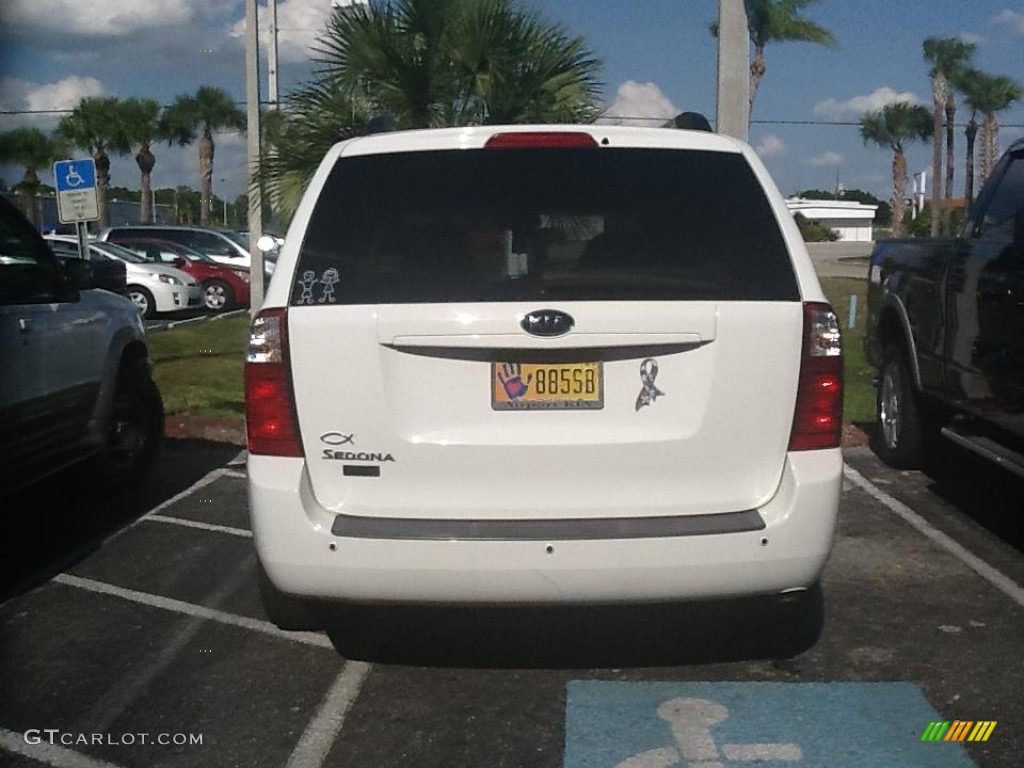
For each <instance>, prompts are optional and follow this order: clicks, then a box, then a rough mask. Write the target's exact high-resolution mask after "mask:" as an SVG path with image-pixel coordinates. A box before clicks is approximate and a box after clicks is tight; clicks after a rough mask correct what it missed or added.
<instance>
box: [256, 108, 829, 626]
mask: <svg viewBox="0 0 1024 768" xmlns="http://www.w3.org/2000/svg"><path fill="white" fill-rule="evenodd" d="M278 275H279V278H278V279H277V280H275V281H274V283H273V284H272V285H271V286H270V289H269V291H268V293H267V297H266V302H265V303H264V305H263V307H262V310H261V311H260V313H259V315H258V316H257V317H256V319H255V320H254V322H253V325H252V330H251V335H250V341H249V348H248V353H247V363H246V409H247V410H246V419H247V426H248V440H249V459H248V475H249V498H250V507H251V514H252V523H253V532H254V535H255V542H256V548H257V553H258V556H259V561H260V564H261V568H262V574H263V585H262V586H263V595H264V601H265V604H266V607H267V611H268V614H269V615H270V617H271V619H272V620H274V621H275V622H277V623H278V624H279V625H280V626H283V627H289V628H298V627H300V626H305V627H310V626H315V625H316V620H315V619H314V618H311V617H312V616H314V614H315V612H312V611H311V610H309V609H310V606H312V605H316V604H318V603H319V602H321V601H335V602H339V603H343V604H345V603H348V604H352V603H356V604H359V603H362V604H366V603H373V604H379V603H430V604H446V605H449V604H460V605H461V604H494V603H506V604H552V603H563V604H569V603H577V604H578V603H589V604H594V603H615V602H638V601H648V602H652V601H678V600H691V599H702V598H732V597H741V596H748V595H780V596H782V595H790V596H799V595H812V594H815V593H816V592H817V585H818V582H819V579H820V576H821V574H822V570H823V568H824V566H825V562H826V559H827V558H828V556H829V553H830V550H831V547H832V542H833V535H834V530H835V526H836V515H837V509H838V505H839V494H840V490H841V482H842V457H841V453H840V447H839V446H840V434H841V422H842V397H843V393H842V354H841V348H840V333H839V328H838V323H837V320H836V317H835V315H834V314H833V312H832V309H831V308H830V307H829V305H828V304H827V302H826V299H825V297H824V295H823V293H822V291H821V288H820V287H819V284H818V280H817V278H816V276H815V273H814V269H813V267H812V264H811V261H810V259H809V257H808V255H807V251H806V249H805V247H804V244H803V240H802V239H801V237H800V233H799V231H798V230H797V227H796V225H795V223H794V220H793V217H792V216H791V215H790V214H789V212H788V210H787V209H786V205H785V203H784V201H783V199H782V197H781V195H780V194H779V192H778V190H777V189H776V187H775V185H774V183H773V182H772V181H771V179H770V177H769V175H768V173H767V171H766V170H765V168H764V166H763V165H762V163H761V162H760V160H759V159H758V157H757V155H756V154H754V152H753V151H752V150H751V149H750V147H749V146H747V145H746V144H744V143H742V142H739V141H736V140H733V139H730V138H728V137H725V136H720V135H715V134H712V133H709V132H701V131H687V130H673V129H644V128H628V127H609V126H594V125H588V126H515V127H472V128H452V129H439V130H426V131H412V132H398V133H392V134H383V135H374V136H367V137H361V138H357V139H352V140H349V141H347V142H343V143H341V144H338V145H336V146H335V147H334V148H333V149H331V150H330V152H328V154H327V156H326V157H325V158H324V160H323V162H322V164H321V165H320V168H319V170H318V171H317V173H316V175H315V176H314V178H313V180H312V182H311V183H310V185H309V188H308V190H307V192H306V193H305V197H304V198H303V200H302V203H301V205H300V207H299V209H298V211H297V213H296V214H295V217H294V219H293V221H292V224H291V227H290V230H289V232H288V235H287V237H286V238H285V244H284V247H283V249H282V251H281V254H280V259H279V261H278ZM281 276H283V278H282V277H281ZM798 600H799V598H797V600H796V601H798ZM789 602H793V601H789ZM808 602H809V603H810V602H811V601H810V599H808Z"/></svg>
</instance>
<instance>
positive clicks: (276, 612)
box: [256, 560, 321, 631]
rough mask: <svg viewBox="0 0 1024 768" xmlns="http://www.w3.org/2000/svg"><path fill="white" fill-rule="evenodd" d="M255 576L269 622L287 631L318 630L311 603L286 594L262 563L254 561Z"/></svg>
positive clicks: (318, 624) (318, 626) (318, 623)
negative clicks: (277, 585) (276, 585)
mask: <svg viewBox="0 0 1024 768" xmlns="http://www.w3.org/2000/svg"><path fill="white" fill-rule="evenodd" d="M256 568H257V578H258V579H259V586H260V599H261V601H262V602H263V610H264V611H265V612H266V614H267V618H268V619H270V621H271V623H273V624H276V625H277V626H278V627H279V628H280V629H285V630H289V631H298V630H318V629H321V626H320V621H319V620H318V617H317V615H316V611H315V610H314V608H313V605H312V604H311V603H309V602H307V601H305V600H301V599H299V598H297V597H293V596H291V595H286V594H285V593H284V592H281V591H280V590H279V589H278V588H277V587H275V586H274V584H273V582H271V581H270V577H269V576H267V572H266V571H265V570H264V569H263V564H262V563H260V562H259V561H258V560H257V561H256Z"/></svg>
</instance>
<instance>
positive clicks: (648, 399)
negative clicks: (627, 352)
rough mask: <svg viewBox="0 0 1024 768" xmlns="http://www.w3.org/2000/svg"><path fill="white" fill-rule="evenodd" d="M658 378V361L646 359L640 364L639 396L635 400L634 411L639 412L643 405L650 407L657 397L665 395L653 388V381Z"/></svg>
mask: <svg viewBox="0 0 1024 768" xmlns="http://www.w3.org/2000/svg"><path fill="white" fill-rule="evenodd" d="M656 378H658V361H657V360H655V359H654V358H651V357H649V358H647V359H646V360H644V361H643V362H642V363H640V385H641V389H640V394H639V395H637V398H636V409H637V410H638V411H639V410H640V409H641V408H643V407H644V406H645V405H650V404H651V403H653V402H654V401H655V400H657V399H658V396H659V395H664V394H665V393H664V392H662V391H661V390H660V389H658V388H657V387H656V386H654V380H655V379H656Z"/></svg>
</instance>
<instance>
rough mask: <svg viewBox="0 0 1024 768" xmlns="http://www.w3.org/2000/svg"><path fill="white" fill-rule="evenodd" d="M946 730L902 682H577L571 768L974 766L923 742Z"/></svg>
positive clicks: (568, 742) (954, 750) (951, 747)
mask: <svg viewBox="0 0 1024 768" xmlns="http://www.w3.org/2000/svg"><path fill="white" fill-rule="evenodd" d="M983 716H985V715H984V714H983V713H979V714H978V717H979V718H980V717H983ZM941 720H942V717H941V716H940V715H939V714H938V713H937V712H936V711H935V709H934V708H933V707H932V706H931V705H930V704H929V703H928V701H927V699H925V697H924V694H923V693H922V692H921V691H920V689H919V688H917V686H915V685H912V684H910V683H901V682H892V683H776V682H749V683H746V682H722V683H701V682H693V683H669V682H637V683H633V682H606V681H573V682H570V683H569V684H568V691H567V697H566V725H565V762H564V768H668V767H669V766H682V767H684V768H732V767H733V766H750V765H757V766H759V767H760V768H794V767H795V766H799V768H811V767H812V766H813V767H814V768H826V767H829V768H834V767H835V766H842V767H843V768H878V766H883V765H884V766H887V768H971V767H972V766H974V762H973V761H972V760H971V759H970V757H969V756H968V755H967V751H966V749H965V748H964V746H963V744H961V743H958V742H956V741H941V740H940V741H922V736H923V735H924V734H925V731H926V730H927V729H928V728H929V725H930V724H931V723H934V722H936V721H941ZM997 733H998V731H997Z"/></svg>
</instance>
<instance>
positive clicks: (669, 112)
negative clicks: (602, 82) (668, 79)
mask: <svg viewBox="0 0 1024 768" xmlns="http://www.w3.org/2000/svg"><path fill="white" fill-rule="evenodd" d="M679 112H680V110H679V108H678V107H677V106H676V105H675V104H673V103H672V101H671V99H669V98H668V96H666V95H665V94H664V93H662V91H661V88H659V87H658V86H657V85H655V84H654V83H638V82H636V81H635V80H627V81H626V82H624V83H623V84H622V85H620V86H619V90H618V92H617V93H616V94H615V101H613V102H612V103H611V105H610V106H609V107H608V110H607V112H606V114H607V115H608V117H607V118H605V121H606V122H611V123H613V124H615V125H645V126H648V127H651V126H656V125H659V122H658V121H659V120H663V121H668V120H671V119H672V118H673V117H675V116H676V115H678V114H679ZM630 118H632V119H630Z"/></svg>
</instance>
